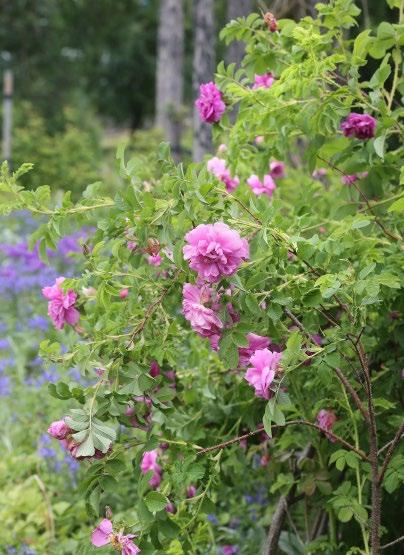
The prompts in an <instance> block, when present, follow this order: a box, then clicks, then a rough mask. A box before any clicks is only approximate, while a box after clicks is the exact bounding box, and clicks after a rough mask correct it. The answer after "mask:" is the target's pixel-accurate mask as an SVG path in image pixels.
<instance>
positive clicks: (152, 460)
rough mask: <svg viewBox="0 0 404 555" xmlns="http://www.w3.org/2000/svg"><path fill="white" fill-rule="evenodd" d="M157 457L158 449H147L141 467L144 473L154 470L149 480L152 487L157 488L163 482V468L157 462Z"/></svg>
mask: <svg viewBox="0 0 404 555" xmlns="http://www.w3.org/2000/svg"><path fill="white" fill-rule="evenodd" d="M157 457H158V451H157V449H154V450H153V451H145V452H144V453H143V457H142V462H141V463H140V469H141V471H142V472H143V474H147V473H148V472H149V471H150V470H151V471H152V472H153V475H152V477H151V478H150V480H149V485H150V486H151V487H152V488H157V487H158V486H159V485H160V482H161V473H162V469H161V466H160V465H159V464H158V463H157Z"/></svg>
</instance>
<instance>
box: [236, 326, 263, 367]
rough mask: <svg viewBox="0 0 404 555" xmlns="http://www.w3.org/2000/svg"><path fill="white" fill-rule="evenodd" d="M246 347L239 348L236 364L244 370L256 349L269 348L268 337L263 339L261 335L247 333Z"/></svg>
mask: <svg viewBox="0 0 404 555" xmlns="http://www.w3.org/2000/svg"><path fill="white" fill-rule="evenodd" d="M247 339H248V347H240V348H239V350H238V363H239V366H241V367H242V368H245V367H246V366H248V363H249V362H250V358H251V356H252V355H253V354H254V353H255V351H257V350H258V349H266V348H268V347H269V344H270V342H271V341H270V339H269V338H268V337H263V336H262V335H256V334H255V333H248V334H247Z"/></svg>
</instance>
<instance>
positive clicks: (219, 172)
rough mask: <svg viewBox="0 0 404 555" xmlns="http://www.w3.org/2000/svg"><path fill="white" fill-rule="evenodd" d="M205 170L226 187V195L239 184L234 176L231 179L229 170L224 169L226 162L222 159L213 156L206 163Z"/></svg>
mask: <svg viewBox="0 0 404 555" xmlns="http://www.w3.org/2000/svg"><path fill="white" fill-rule="evenodd" d="M207 170H208V172H210V173H213V175H215V176H216V177H217V178H218V179H219V180H220V181H222V182H223V183H224V184H225V185H226V190H227V192H228V193H231V192H232V191H234V189H235V188H236V187H237V186H238V185H239V184H240V180H239V178H238V177H237V176H236V177H234V178H232V177H231V174H230V170H228V169H227V168H226V161H225V160H223V159H222V158H218V157H217V156H214V157H213V158H211V159H210V160H208V163H207Z"/></svg>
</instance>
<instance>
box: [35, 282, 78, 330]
mask: <svg viewBox="0 0 404 555" xmlns="http://www.w3.org/2000/svg"><path fill="white" fill-rule="evenodd" d="M64 280H65V278H64V277H58V278H57V279H56V282H55V284H54V285H52V286H50V287H44V288H43V289H42V295H43V296H44V297H45V298H46V299H48V300H49V302H48V315H49V316H50V317H51V319H52V321H53V323H54V325H55V328H57V329H59V330H61V329H62V328H63V326H64V325H65V324H69V325H71V326H74V325H75V324H77V322H78V321H79V318H80V313H79V311H78V310H77V309H76V308H74V304H75V302H76V299H77V295H76V293H75V292H74V291H73V290H72V289H70V290H69V291H68V292H67V293H64V291H63V290H62V288H61V287H60V284H61V283H63V281H64Z"/></svg>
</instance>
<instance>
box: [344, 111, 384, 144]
mask: <svg viewBox="0 0 404 555" xmlns="http://www.w3.org/2000/svg"><path fill="white" fill-rule="evenodd" d="M375 127H376V120H375V118H373V117H372V116H369V114H358V113H357V112H351V113H350V114H349V116H348V117H347V118H345V119H344V121H343V122H342V123H341V130H342V132H343V134H344V135H345V137H355V138H356V139H362V140H366V139H371V138H372V137H373V136H374V134H375Z"/></svg>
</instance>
